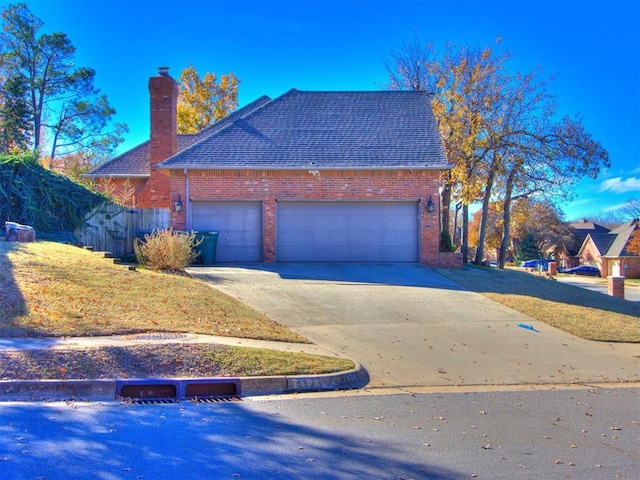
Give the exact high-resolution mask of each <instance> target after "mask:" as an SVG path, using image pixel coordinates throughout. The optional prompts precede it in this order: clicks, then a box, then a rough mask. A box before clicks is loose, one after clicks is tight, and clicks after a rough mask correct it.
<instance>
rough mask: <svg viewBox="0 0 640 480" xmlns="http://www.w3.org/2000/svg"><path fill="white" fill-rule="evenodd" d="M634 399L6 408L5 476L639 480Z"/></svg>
mask: <svg viewBox="0 0 640 480" xmlns="http://www.w3.org/2000/svg"><path fill="white" fill-rule="evenodd" d="M639 405H640V389H639V388H613V389H606V388H595V387H594V388H580V389H569V390H544V391H536V390H528V391H506V392H505V391H503V392H476V393H416V392H414V393H409V392H405V393H402V394H393V395H384V394H380V392H378V394H377V395H368V394H365V393H363V392H359V393H351V394H349V393H347V394H344V393H341V394H339V395H336V396H327V395H326V394H325V395H322V396H318V395H317V394H315V395H311V394H308V395H294V396H288V397H280V398H260V397H253V398H249V399H245V400H243V401H241V402H234V403H215V404H198V403H179V404H164V405H131V404H116V403H108V404H99V403H7V404H0V478H2V479H3V480H23V479H24V480H27V479H28V480H34V479H50V480H57V479H61V480H62V479H64V480H73V479H83V480H84V479H100V480H117V479H123V480H124V479H155V480H163V479H177V478H184V479H194V480H197V479H207V480H212V479H213V480H216V479H234V478H236V479H280V478H282V479H310V478H313V479H327V480H328V479H338V480H342V479H389V480H398V479H437V480H449V479H470V478H478V479H531V480H534V479H535V480H538V479H560V478H562V479H580V480H589V479H594V480H595V479H637V478H638V477H637V474H638V471H639V469H640V449H639V445H640V425H639V423H638V422H639V420H640V415H639Z"/></svg>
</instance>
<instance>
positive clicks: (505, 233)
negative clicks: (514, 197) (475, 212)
mask: <svg viewBox="0 0 640 480" xmlns="http://www.w3.org/2000/svg"><path fill="white" fill-rule="evenodd" d="M513 178H514V172H512V173H511V174H510V175H509V177H508V178H507V182H506V185H505V192H504V202H503V205H502V241H501V242H500V253H499V255H498V268H499V269H501V270H503V269H504V264H505V260H506V257H507V249H508V248H509V236H510V235H511V194H512V192H513Z"/></svg>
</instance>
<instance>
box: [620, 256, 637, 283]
mask: <svg viewBox="0 0 640 480" xmlns="http://www.w3.org/2000/svg"><path fill="white" fill-rule="evenodd" d="M624 265H625V267H627V268H625V273H624V275H625V277H627V278H640V257H624Z"/></svg>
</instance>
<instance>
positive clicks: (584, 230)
mask: <svg viewBox="0 0 640 480" xmlns="http://www.w3.org/2000/svg"><path fill="white" fill-rule="evenodd" d="M569 230H570V231H571V237H570V238H569V239H568V240H567V241H566V242H564V243H562V244H560V245H558V246H557V247H556V248H555V251H554V252H553V256H554V258H555V259H556V261H557V262H558V265H560V266H562V267H564V268H572V267H577V266H578V265H580V263H581V258H580V256H579V253H580V248H581V247H582V245H583V244H584V241H585V239H586V238H587V235H590V234H601V233H605V234H606V233H609V229H608V228H606V227H603V226H602V225H599V224H597V223H595V222H590V221H588V220H587V219H586V218H585V219H582V220H580V221H578V222H574V223H570V224H569Z"/></svg>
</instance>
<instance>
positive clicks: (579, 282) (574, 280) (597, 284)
mask: <svg viewBox="0 0 640 480" xmlns="http://www.w3.org/2000/svg"><path fill="white" fill-rule="evenodd" d="M556 280H557V281H559V282H562V283H566V284H568V285H573V286H574V287H580V288H586V289H587V290H591V291H592V292H598V293H602V294H604V295H609V284H608V283H607V282H608V281H607V279H606V278H593V277H584V276H579V275H559V276H558V277H556ZM624 299H625V300H628V301H630V302H636V303H640V285H638V284H629V283H628V284H626V285H625V289H624Z"/></svg>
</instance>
